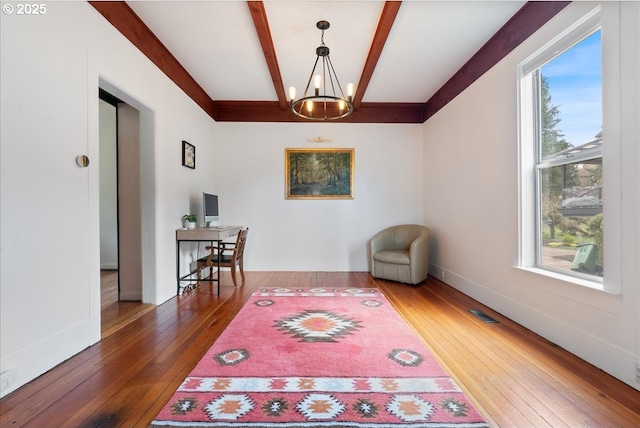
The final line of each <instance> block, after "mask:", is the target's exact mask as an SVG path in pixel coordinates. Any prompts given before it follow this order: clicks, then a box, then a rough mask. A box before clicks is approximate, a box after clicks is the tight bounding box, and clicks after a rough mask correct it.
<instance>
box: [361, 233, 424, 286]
mask: <svg viewBox="0 0 640 428" xmlns="http://www.w3.org/2000/svg"><path fill="white" fill-rule="evenodd" d="M430 235H431V230H430V229H429V228H428V227H426V226H421V225H419V224H401V225H397V226H391V227H388V228H386V229H384V230H382V231H380V232H378V233H377V234H375V235H374V236H373V237H372V238H371V239H370V240H369V248H368V253H369V269H370V271H371V275H373V276H374V277H376V278H383V279H390V280H392V281H398V282H404V283H407V284H418V283H420V282H422V281H424V280H425V279H426V278H427V274H428V272H429V237H430Z"/></svg>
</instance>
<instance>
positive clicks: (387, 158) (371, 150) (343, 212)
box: [200, 123, 423, 271]
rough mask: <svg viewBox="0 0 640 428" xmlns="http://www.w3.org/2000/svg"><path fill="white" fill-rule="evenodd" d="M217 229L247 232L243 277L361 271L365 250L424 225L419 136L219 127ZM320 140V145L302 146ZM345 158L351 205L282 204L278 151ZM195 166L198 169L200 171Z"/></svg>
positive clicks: (386, 128) (385, 129)
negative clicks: (346, 154) (239, 227)
mask: <svg viewBox="0 0 640 428" xmlns="http://www.w3.org/2000/svg"><path fill="white" fill-rule="evenodd" d="M217 132H218V135H217V137H216V143H215V145H216V149H215V156H214V158H213V159H212V164H211V167H212V168H213V169H214V170H215V176H216V180H215V181H213V182H211V183H208V184H206V185H204V186H203V191H205V190H206V191H209V192H212V193H217V194H218V195H219V201H220V215H221V219H220V222H221V223H226V224H229V223H231V224H243V225H247V226H249V227H250V232H249V238H248V240H247V247H246V249H245V252H246V254H245V269H248V270H300V271H316V270H317V271H366V270H367V269H368V268H367V258H366V241H367V240H368V239H369V238H370V237H371V236H372V235H373V234H374V233H375V232H377V231H378V230H380V229H381V228H383V227H386V226H390V225H392V224H398V223H421V221H422V202H423V201H422V126H421V125H372V124H367V125H357V124H308V123H297V124H277V123H269V124H264V123H263V124H258V123H253V124H246V123H243V124H236V123H218V124H217ZM318 135H321V136H322V137H325V138H331V139H332V141H331V142H328V143H309V142H307V139H312V138H315V137H317V136H318ZM317 147H332V148H353V149H354V153H355V184H354V195H355V197H354V199H352V200H291V199H285V169H284V168H285V148H317ZM204 162H205V161H202V163H201V164H200V165H202V167H206V165H205V164H204Z"/></svg>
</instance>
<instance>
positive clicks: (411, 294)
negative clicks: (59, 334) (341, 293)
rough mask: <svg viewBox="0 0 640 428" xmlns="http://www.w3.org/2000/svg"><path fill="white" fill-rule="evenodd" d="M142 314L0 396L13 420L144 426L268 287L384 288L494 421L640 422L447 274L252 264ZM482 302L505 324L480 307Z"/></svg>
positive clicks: (628, 396) (570, 362)
mask: <svg viewBox="0 0 640 428" xmlns="http://www.w3.org/2000/svg"><path fill="white" fill-rule="evenodd" d="M246 275H247V283H246V285H245V286H244V287H241V288H234V287H233V285H232V283H231V279H230V277H229V276H228V272H227V273H226V276H225V273H224V272H223V276H222V290H221V295H220V296H217V295H215V294H214V293H215V290H212V288H211V287H210V286H209V285H203V286H201V287H200V288H199V289H197V290H195V291H192V292H190V293H188V294H186V295H184V296H179V297H176V298H173V299H171V300H169V301H168V302H166V303H165V304H163V305H161V306H158V307H155V308H154V309H152V310H150V311H148V312H146V313H144V314H143V315H141V316H139V317H136V318H135V319H133V320H132V322H130V323H128V324H126V325H124V326H122V327H121V328H119V329H116V330H115V331H114V332H112V333H111V334H110V335H108V336H106V337H104V338H103V340H102V341H101V342H100V343H98V344H96V345H94V346H92V347H90V348H88V349H86V350H85V351H83V352H81V353H80V354H78V355H76V356H75V357H73V358H71V359H69V360H67V361H66V362H64V363H62V364H60V365H59V366H57V367H55V368H54V369H52V370H50V371H49V372H47V373H45V374H44V375H42V376H40V377H39V378H38V379H36V380H34V381H33V382H31V383H29V384H27V385H25V386H23V387H22V388H20V389H18V390H17V391H15V392H13V393H12V394H10V395H8V396H7V397H4V398H3V399H2V400H0V426H2V427H23V426H24V427H38V428H40V427H145V426H147V425H148V424H149V423H150V421H151V420H152V419H153V418H154V417H155V415H156V414H157V413H158V412H159V411H160V409H161V408H162V407H163V406H164V404H165V403H166V402H167V401H168V399H169V398H170V396H171V395H172V393H173V392H174V391H175V389H176V388H177V387H178V385H179V384H180V383H181V381H182V380H183V379H184V378H185V377H186V375H187V374H188V373H189V372H190V371H191V369H192V368H193V367H194V366H195V364H196V363H197V362H198V361H199V359H200V358H201V357H202V355H203V354H204V353H205V351H206V350H207V349H208V348H209V347H210V346H211V344H212V343H213V341H214V340H215V339H216V338H217V337H218V335H219V334H220V333H221V332H222V331H223V330H224V328H225V327H226V326H227V325H228V323H229V322H230V321H231V319H232V318H233V317H234V316H235V314H236V313H237V312H238V311H239V310H240V308H241V307H242V305H243V304H244V303H245V302H246V300H247V299H248V297H249V296H250V295H251V293H252V292H253V291H254V290H255V289H256V288H257V287H259V286H260V287H262V286H266V287H275V286H290V287H378V288H380V290H382V291H383V292H384V294H385V295H386V296H387V298H388V299H389V300H390V301H391V302H392V303H393V304H394V305H395V307H396V308H397V310H398V311H399V312H400V314H401V315H402V316H403V317H404V318H405V319H406V320H407V322H408V323H409V324H410V325H411V326H412V327H413V328H414V329H415V331H416V332H417V333H418V334H419V335H420V336H421V337H422V338H423V339H424V340H425V342H426V343H427V345H428V346H429V347H430V348H431V349H432V350H433V352H434V354H435V355H436V357H437V358H438V360H439V361H440V363H441V364H442V365H443V366H444V367H445V369H446V370H447V371H448V372H449V374H450V375H451V376H452V377H453V378H454V379H455V380H456V381H457V382H458V383H459V384H460V386H461V388H462V389H463V390H464V391H465V392H466V393H467V394H468V395H469V397H470V398H471V399H472V400H473V401H474V402H475V403H476V405H477V406H478V408H479V409H480V411H482V412H483V414H484V415H485V417H486V419H487V421H489V423H490V424H491V425H492V426H495V427H519V428H520V427H536V428H537V427H622V428H632V427H640V391H637V390H635V389H633V388H631V387H630V386H628V385H625V384H624V383H622V382H620V381H618V380H616V379H614V378H612V377H611V376H609V375H607V374H605V373H604V372H602V371H601V370H599V369H597V368H595V367H593V366H591V365H590V364H588V363H586V362H584V361H583V360H581V359H579V358H577V357H575V356H574V355H572V354H570V353H568V352H566V351H565V350H563V349H561V348H559V347H558V346H556V345H554V344H553V343H550V342H548V341H546V340H544V339H543V338H541V337H539V336H537V335H535V334H534V333H532V332H530V331H529V330H527V329H525V328H523V327H522V326H520V325H518V324H516V323H514V322H512V321H510V320H509V319H506V318H505V317H503V316H501V315H500V314H497V313H495V312H493V311H492V310H490V309H488V308H486V307H484V306H483V305H481V304H479V303H478V302H476V301H474V300H473V299H470V298H469V297H467V296H465V295H463V294H461V293H459V292H457V291H456V290H454V289H453V288H451V287H449V286H447V285H445V284H443V283H442V282H440V281H438V280H436V279H434V278H431V277H430V278H429V279H428V280H427V281H426V282H425V283H423V284H421V285H419V286H416V287H414V286H408V285H402V284H398V283H394V282H390V281H381V280H375V279H373V278H371V277H370V276H369V274H368V273H366V272H356V273H353V272H352V273H349V272H247V273H246ZM472 308H473V309H480V310H482V311H483V312H484V313H486V314H487V315H489V316H491V317H493V318H494V319H496V320H498V321H499V323H492V324H488V323H484V322H482V321H481V320H479V319H478V318H477V317H475V316H474V315H472V314H471V313H469V311H468V310H469V309H472Z"/></svg>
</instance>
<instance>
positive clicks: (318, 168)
mask: <svg viewBox="0 0 640 428" xmlns="http://www.w3.org/2000/svg"><path fill="white" fill-rule="evenodd" d="M353 169H354V150H353V149H317V148H316V149H285V188H286V198H287V199H353Z"/></svg>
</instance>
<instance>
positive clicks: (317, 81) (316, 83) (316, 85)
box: [313, 74, 322, 97]
mask: <svg viewBox="0 0 640 428" xmlns="http://www.w3.org/2000/svg"><path fill="white" fill-rule="evenodd" d="M321 82H322V76H320V75H319V74H316V75H315V76H314V77H313V86H314V88H315V93H316V97H317V96H318V95H320V83H321Z"/></svg>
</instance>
